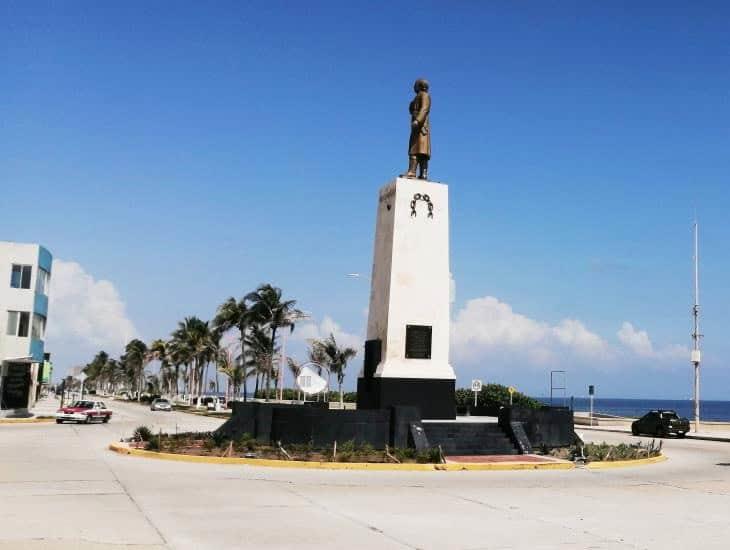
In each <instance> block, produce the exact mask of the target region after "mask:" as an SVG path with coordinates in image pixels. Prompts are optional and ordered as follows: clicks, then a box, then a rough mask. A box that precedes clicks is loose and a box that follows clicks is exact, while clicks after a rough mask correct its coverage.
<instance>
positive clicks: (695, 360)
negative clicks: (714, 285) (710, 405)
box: [690, 221, 702, 433]
mask: <svg viewBox="0 0 730 550" xmlns="http://www.w3.org/2000/svg"><path fill="white" fill-rule="evenodd" d="M694 245H695V246H694V250H695V253H694V268H695V269H694V282H695V288H694V290H695V296H694V297H695V300H694V301H695V303H694V306H693V307H692V321H693V330H692V344H693V345H692V352H691V356H690V361H691V362H692V364H693V365H694V392H693V394H694V396H693V397H694V424H695V433H697V432H699V431H700V361H701V359H702V352H701V351H700V338H702V335H701V334H700V252H699V226H698V224H697V221H695V224H694Z"/></svg>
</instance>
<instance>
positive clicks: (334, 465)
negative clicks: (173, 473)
mask: <svg viewBox="0 0 730 550" xmlns="http://www.w3.org/2000/svg"><path fill="white" fill-rule="evenodd" d="M109 449H110V450H111V451H114V452H115V453H120V454H126V455H133V456H141V457H145V458H156V459H157V460H173V461H176V462H197V463H202V464H239V465H248V466H265V467H269V468H298V469H305V470H380V471H387V470H390V471H399V472H433V471H438V472H459V471H467V470H471V471H488V470H572V469H573V468H575V465H574V464H573V463H572V462H538V463H535V462H501V463H500V462H482V463H473V464H459V463H455V462H450V463H447V464H386V463H382V462H305V461H303V460H271V459H266V458H234V457H223V456H195V455H181V454H174V453H158V452H156V451H144V450H142V449H133V448H131V447H128V446H126V445H121V444H119V443H112V444H110V445H109Z"/></svg>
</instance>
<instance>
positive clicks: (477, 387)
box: [471, 380, 482, 407]
mask: <svg viewBox="0 0 730 550" xmlns="http://www.w3.org/2000/svg"><path fill="white" fill-rule="evenodd" d="M471 391H473V392H474V407H476V406H477V396H478V395H479V392H481V391H482V381H481V380H472V381H471Z"/></svg>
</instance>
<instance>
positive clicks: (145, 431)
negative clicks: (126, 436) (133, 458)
mask: <svg viewBox="0 0 730 550" xmlns="http://www.w3.org/2000/svg"><path fill="white" fill-rule="evenodd" d="M132 437H133V438H134V439H135V440H137V441H149V440H150V439H152V430H150V429H149V428H148V427H147V426H137V427H136V428H135V430H134V432H133V433H132Z"/></svg>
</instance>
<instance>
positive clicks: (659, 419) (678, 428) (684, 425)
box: [631, 409, 689, 437]
mask: <svg viewBox="0 0 730 550" xmlns="http://www.w3.org/2000/svg"><path fill="white" fill-rule="evenodd" d="M688 431H689V420H687V419H686V418H680V417H678V416H677V413H676V412H674V411H665V410H661V409H660V410H657V411H649V412H648V413H646V414H645V415H644V416H642V417H641V418H639V419H638V420H635V421H634V422H633V423H632V424H631V433H632V434H634V435H639V434H646V435H654V436H657V437H667V436H668V435H671V434H675V435H677V436H678V437H684V434H686V433H687V432H688Z"/></svg>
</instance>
